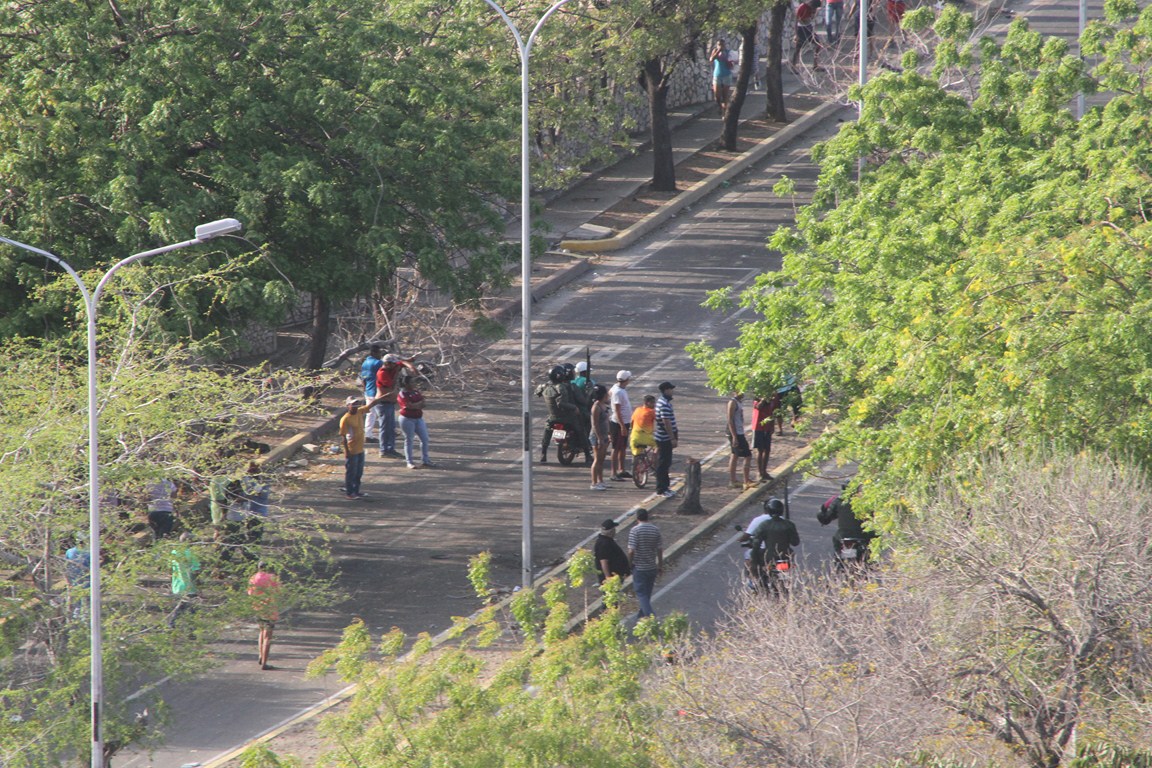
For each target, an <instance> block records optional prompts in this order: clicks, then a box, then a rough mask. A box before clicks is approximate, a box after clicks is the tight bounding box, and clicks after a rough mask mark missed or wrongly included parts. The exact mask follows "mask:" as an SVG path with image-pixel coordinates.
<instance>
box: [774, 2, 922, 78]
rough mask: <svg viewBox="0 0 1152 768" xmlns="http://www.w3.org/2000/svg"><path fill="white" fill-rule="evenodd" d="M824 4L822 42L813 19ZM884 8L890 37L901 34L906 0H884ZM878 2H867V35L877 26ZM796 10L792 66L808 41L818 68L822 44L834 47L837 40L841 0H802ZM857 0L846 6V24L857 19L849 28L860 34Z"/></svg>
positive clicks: (798, 61) (795, 64)
mask: <svg viewBox="0 0 1152 768" xmlns="http://www.w3.org/2000/svg"><path fill="white" fill-rule="evenodd" d="M822 3H823V4H824V32H825V42H823V43H821V41H820V38H819V37H818V36H817V35H816V22H817V20H818V19H819V18H820V6H821V4H822ZM884 4H885V10H886V12H887V16H888V27H889V29H890V30H891V31H892V32H891V34H892V36H893V37H896V36H899V35H902V34H903V33H902V32H901V31H900V23H901V21H902V20H903V19H904V13H905V11H906V10H907V7H908V6H907V4H906V0H884ZM879 6H880V0H871V1H870V2H869V3H868V8H867V16H866V19H865V24H866V25H867V35H868V37H869V38H871V37H872V34H873V32H874V29H875V26H876V12H877V11H876V9H877V8H878V7H879ZM795 13H796V30H795V37H794V38H793V41H792V56H791V58H790V62H791V64H792V67H793V69H795V68H796V67H797V66H799V64H800V55H801V52H802V51H803V50H804V48H805V47H807V46H808V45H809V44H811V46H812V68H813V69H815V70H819V69H820V51H821V49H822V48H829V49H831V48H833V47H835V45H836V44H837V43H838V42H839V41H840V38H841V33H842V25H843V22H844V18H845V15H844V0H827V2H826V3H824V2H823V0H802V2H800V3H799V4H797V5H796V6H795ZM859 14H860V0H852V5H851V7H850V8H849V9H848V15H847V18H848V19H849V24H852V20H853V19H856V20H857V23H856V24H852V29H853V31H854V33H855V34H857V35H858V34H859V23H858V20H859V18H860V16H859Z"/></svg>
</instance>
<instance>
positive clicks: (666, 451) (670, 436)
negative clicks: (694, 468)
mask: <svg viewBox="0 0 1152 768" xmlns="http://www.w3.org/2000/svg"><path fill="white" fill-rule="evenodd" d="M674 389H676V385H675V384H673V383H672V382H670V381H664V382H661V383H660V398H659V399H658V400H657V401H656V431H655V432H653V435H652V436H653V438H655V440H656V493H657V495H659V496H663V497H665V498H667V499H671V498H673V497H674V496H675V495H676V493H675V492H674V491H673V490H672V478H670V477H669V476H668V471H669V470H670V469H671V468H672V449H673V448H675V447H676V446H677V445H678V444H679V443H680V430H679V429H677V428H676V413H675V411H674V410H673V408H672V390H674Z"/></svg>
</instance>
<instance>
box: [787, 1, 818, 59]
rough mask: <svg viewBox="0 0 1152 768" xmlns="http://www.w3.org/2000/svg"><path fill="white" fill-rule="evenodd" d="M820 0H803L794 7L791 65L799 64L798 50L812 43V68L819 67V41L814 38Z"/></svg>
mask: <svg viewBox="0 0 1152 768" xmlns="http://www.w3.org/2000/svg"><path fill="white" fill-rule="evenodd" d="M819 7H820V0H804V2H802V3H800V5H799V6H797V8H796V41H795V42H794V43H793V45H792V66H793V68H795V67H796V66H798V65H799V64H800V52H801V51H802V50H804V46H805V45H807V44H808V43H812V69H820V58H819V57H820V41H819V40H817V39H816V9H817V8H819Z"/></svg>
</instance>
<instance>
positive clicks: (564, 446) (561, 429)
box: [552, 421, 584, 467]
mask: <svg viewBox="0 0 1152 768" xmlns="http://www.w3.org/2000/svg"><path fill="white" fill-rule="evenodd" d="M569 431H570V430H569V429H568V426H567V425H566V424H565V423H564V422H562V421H554V422H552V442H554V443H555V444H556V460H557V461H559V462H560V463H561V464H563V465H564V466H566V467H567V466H569V465H570V464H571V463H572V462H573V461H575V460H576V455H577V454H578V453H582V452H583V450H584V449H583V448H582V447H581V443H580V436H579V435H577V434H576V433H575V432H573V433H571V434H569Z"/></svg>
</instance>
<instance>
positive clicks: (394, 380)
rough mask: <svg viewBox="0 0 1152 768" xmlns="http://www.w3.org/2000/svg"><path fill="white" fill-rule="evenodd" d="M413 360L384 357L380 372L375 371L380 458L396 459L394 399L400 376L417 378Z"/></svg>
mask: <svg viewBox="0 0 1152 768" xmlns="http://www.w3.org/2000/svg"><path fill="white" fill-rule="evenodd" d="M413 359H414V358H409V359H405V358H402V357H400V355H392V354H389V355H384V357H383V359H382V361H381V364H380V370H378V371H376V401H375V403H376V405H374V406H373V410H375V412H376V420H377V422H378V423H379V432H380V438H379V440H380V456H381V458H389V459H398V458H400V453H399V452H398V451H397V450H396V398H397V397H398V396H399V394H400V375H401V372H407V374H408V375H412V376H419V375H420V371H418V370H417V369H416V366H415V365H413V364H412V360H413Z"/></svg>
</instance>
